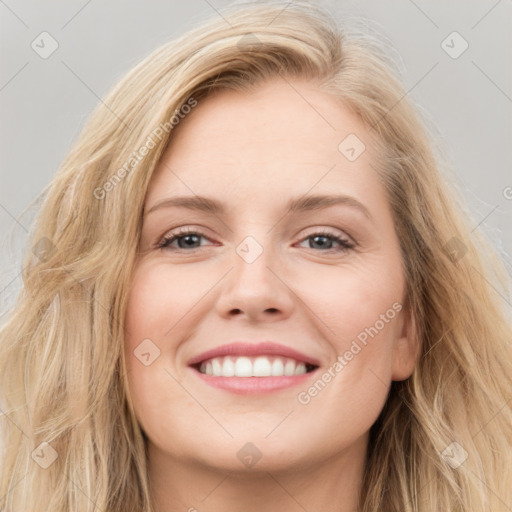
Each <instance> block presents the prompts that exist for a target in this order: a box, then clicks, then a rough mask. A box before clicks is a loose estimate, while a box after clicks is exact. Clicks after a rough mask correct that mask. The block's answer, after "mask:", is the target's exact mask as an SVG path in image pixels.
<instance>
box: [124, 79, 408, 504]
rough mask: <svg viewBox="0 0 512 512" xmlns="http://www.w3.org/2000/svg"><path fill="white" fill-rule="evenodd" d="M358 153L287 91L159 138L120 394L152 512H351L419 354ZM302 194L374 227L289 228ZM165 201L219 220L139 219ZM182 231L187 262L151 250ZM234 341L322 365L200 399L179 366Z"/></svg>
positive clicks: (246, 97) (233, 97)
mask: <svg viewBox="0 0 512 512" xmlns="http://www.w3.org/2000/svg"><path fill="white" fill-rule="evenodd" d="M349 134H356V135H357V136H358V137H359V139H361V140H362V141H365V143H366V150H365V151H364V152H363V153H362V154H361V155H360V156H359V158H357V159H356V160H355V161H352V162H351V161H349V160H348V159H347V158H346V157H345V156H344V154H342V153H341V152H340V151H339V150H338V145H339V144H340V142H341V141H342V140H343V139H344V138H345V137H346V136H347V135H349ZM369 142H370V137H369V134H368V132H367V130H366V129H365V127H364V126H363V124H362V123H361V121H360V120H359V118H357V117H356V116H355V115H354V114H353V113H352V112H351V111H350V110H349V109H347V108H346V107H345V106H344V105H343V104H342V103H341V102H340V101H339V100H336V99H335V98H333V97H332V96H330V95H328V94H327V93H325V92H322V91H321V90H320V89H319V88H318V87H317V86H316V85H315V84H313V83H310V82H305V81H299V80H292V81H285V80H283V79H275V80H271V81H268V82H266V83H264V84H263V85H259V86H258V87H257V88H256V89H255V91H254V92H251V93H240V92H233V91H222V92H217V93H215V94H214V95H212V96H210V97H208V98H207V99H205V100H204V101H203V102H201V103H199V105H198V106H197V107H195V108H194V109H193V110H192V112H191V113H190V114H188V116H187V117H186V118H185V119H183V120H182V121H181V122H180V124H179V125H178V127H177V129H176V131H175V132H173V137H172V139H171V143H170V145H169V146H168V148H167V150H166V152H165V153H164V155H163V157H162V159H161V161H160V163H159V166H158V168H157V171H156V173H155V174H154V176H153V178H152V181H151V183H150V187H149V189H148V191H147V195H146V201H145V217H144V222H143V228H142V236H141V240H140V247H139V250H140V254H139V259H138V261H137V265H136V268H135V272H134V275H133V281H132V286H131V290H130V295H129V300H128V305H127V311H126V322H125V324H126V329H127V333H128V334H127V337H126V340H125V357H126V365H127V369H128V372H129V387H130V394H131V399H132V401H133V407H134V410H135V412H136V415H137V419H138V421H139V423H140V425H141V428H142V429H143V430H144V432H145V433H146V435H147V437H148V439H149V441H148V442H149V452H148V465H149V475H150V482H151V488H152V495H153V498H154V502H155V510H156V511H157V512H164V511H165V512H174V511H178V510H179V511H186V510H190V511H192V510H198V511H199V512H202V511H209V512H217V511H219V512H220V511H223V512H230V511H233V512H234V511H238V510H245V511H247V512H252V511H258V512H259V511H261V510H266V511H269V512H273V511H277V510H279V511H280V512H283V511H285V512H286V511H288V512H295V511H297V512H298V511H301V512H303V510H304V509H306V510H308V511H310V512H313V511H323V512H325V511H334V510H336V511H337V512H340V511H342V512H349V511H351V512H352V511H355V510H357V503H358V492H359V489H360V485H361V480H362V474H363V460H364V457H365V453H366V450H367V446H368V432H369V429H370V427H371V426H372V424H373V423H374V422H375V420H376V419H377V417H378V416H379V413H380V412H381V410H382V408H383V406H384V403H385V401H386V398H387V394H388V391H389V387H390V385H391V382H392V381H393V380H404V379H406V378H408V377H409V376H410V375H411V373H412V371H413V369H414V365H415V361H416V357H417V351H418V344H417V340H415V339H413V337H412V334H411V333H412V329H411V319H410V316H409V314H408V312H407V308H406V307H405V304H404V303H403V299H404V291H405V283H404V276H403V271H402V267H401V254H400V247H399V242H398V239H397V235H396V232H395V228H394V223H393V219H392V216H391V210H390V207H389V204H388V202H387V199H386V195H385V191H384V189H383V187H382V185H381V184H380V182H379V181H378V180H377V175H376V173H375V171H374V169H373V168H372V166H371V163H372V162H375V161H376V160H375V159H376V158H377V156H376V155H374V154H373V153H372V148H371V147H370V144H369ZM306 193H308V194H323V193H325V194H333V193H336V194H345V195H350V196H352V197H354V198H356V199H357V200H358V201H360V202H361V203H363V204H364V205H365V206H366V208H367V209H368V211H369V213H370V215H371V220H370V219H368V218H367V217H366V216H365V215H364V214H363V213H361V212H360V211H359V210H357V209H356V208H354V207H351V206H348V205H335V206H331V207H328V208H323V209H316V210H311V211H305V212H300V213H294V214H288V215H285V204H286V203H287V202H288V201H289V200H290V199H291V198H295V197H297V196H300V195H303V194H306ZM178 195H200V196H208V197H211V198H215V199H217V200H219V201H222V202H223V203H225V208H226V213H225V214H222V215H220V214H216V215H213V214H211V213H206V212H200V211H193V210H188V209H185V208H182V207H172V208H161V209H158V210H155V211H153V212H152V213H149V214H147V212H148V210H149V209H151V207H152V206H153V205H154V204H156V203H157V202H159V201H160V200H162V199H165V198H168V197H174V196H178ZM180 227H190V228H191V229H192V230H194V229H195V230H198V231H200V232H201V233H202V235H203V236H202V237H200V238H196V239H194V238H192V243H191V242H190V241H189V246H190V244H191V248H190V247H189V246H187V244H186V243H184V242H185V241H184V240H183V239H182V240H181V242H180V241H179V240H177V241H175V242H173V243H172V245H171V247H168V248H166V249H160V248H158V247H157V244H158V242H159V241H160V240H161V239H162V237H163V236H164V235H166V234H168V233H170V232H172V231H176V228H180ZM323 230H328V231H329V233H332V234H333V235H334V236H341V237H342V238H346V239H349V240H350V241H352V242H354V243H355V247H354V248H352V249H348V250H343V248H342V247H341V246H340V245H339V244H338V243H337V242H336V241H334V240H333V239H329V238H328V239H327V240H323V242H324V243H323V245H322V244H321V243H320V244H319V243H318V239H316V238H315V237H314V236H312V235H315V234H316V233H318V232H321V231H323ZM248 235H251V236H252V237H253V238H254V239H255V240H256V241H257V242H258V244H259V245H260V246H261V248H262V249H263V252H262V253H261V255H260V256H259V257H258V258H257V259H256V260H255V261H254V262H252V263H248V262H247V261H245V260H244V259H243V258H242V257H240V256H239V254H238V253H237V251H236V249H237V247H238V246H239V244H240V243H241V242H242V241H243V240H244V239H245V237H246V236H248ZM194 241H196V243H194ZM315 242H316V243H315ZM320 242H322V240H321V241H320ZM180 243H181V246H180V245H179V244H180ZM394 303H398V304H400V305H402V306H403V308H402V309H401V311H399V312H398V313H396V315H395V316H394V318H393V319H388V321H387V322H386V323H385V325H384V327H383V328H381V329H380V330H379V331H378V334H377V335H375V336H374V337H373V338H370V337H369V338H368V343H367V345H366V346H364V347H363V348H362V350H360V351H359V352H358V353H357V354H356V355H354V356H353V358H352V359H351V360H350V361H346V363H347V364H346V365H345V366H344V367H343V369H342V371H339V372H337V373H336V372H335V371H334V372H333V368H332V367H333V364H334V363H335V362H336V360H337V357H338V356H340V355H341V356H343V354H345V353H346V352H347V350H349V349H350V346H351V343H352V342H353V341H354V340H355V339H356V338H357V336H358V335H359V334H360V333H361V332H363V331H364V330H365V328H368V327H370V326H374V325H375V324H376V321H377V320H379V318H382V317H379V315H382V314H386V311H388V310H389V309H390V308H392V305H393V304H394ZM386 318H387V317H386ZM148 338H149V339H150V340H151V341H152V343H154V346H157V347H158V349H159V350H160V354H159V356H158V357H157V358H156V359H154V361H153V362H152V363H151V364H150V365H148V366H146V365H144V364H142V363H141V361H140V360H139V359H138V358H137V357H136V356H135V355H134V351H135V350H136V349H137V347H138V346H139V344H140V343H141V342H142V340H144V339H148ZM235 340H246V341H251V342H257V341H261V340H273V341H275V342H278V343H281V344H284V345H286V346H289V347H292V348H296V349H298V350H300V351H301V352H303V353H306V354H309V355H311V356H314V357H316V358H317V359H318V360H320V362H321V367H320V368H319V370H317V372H316V373H315V377H314V378H310V379H309V380H308V381H307V384H305V385H300V386H294V387H291V388H287V389H284V390H280V391H276V392H273V393H270V394H264V395H252V396H243V395H237V394H233V393H231V392H228V391H225V390H219V389H215V388H212V387H210V386H208V385H207V384H205V383H204V382H203V381H202V380H201V379H200V378H198V377H197V375H196V374H195V373H194V371H193V370H192V369H191V368H189V367H188V366H187V361H188V360H189V359H191V358H192V357H193V356H196V355H198V354H200V353H202V352H204V351H206V350H208V349H211V348H214V347H217V346H220V345H223V344H225V343H228V342H232V341H235ZM360 345H361V344H360ZM151 346H153V345H151ZM150 350H154V349H153V348H152V349H150ZM329 368H331V374H332V373H334V374H335V377H333V378H332V379H331V380H330V382H329V383H328V384H327V385H326V386H325V387H324V388H323V389H322V390H321V391H320V392H319V393H318V394H317V395H316V396H314V397H311V399H310V401H309V402H308V403H307V404H304V403H300V402H299V401H298V394H299V393H300V392H304V391H305V390H306V391H307V390H308V388H309V387H310V386H312V385H313V384H314V382H315V381H316V380H317V379H319V378H321V376H322V374H324V373H325V372H327V371H328V369H329ZM248 442H250V443H253V445H254V446H256V447H257V449H258V450H259V452H260V453H261V458H260V459H259V460H258V462H257V463H256V464H255V465H253V466H251V467H249V466H247V465H245V464H243V463H242V462H241V460H240V459H239V457H237V453H238V452H239V450H240V449H241V448H242V447H244V445H246V443H248ZM246 449H247V448H246Z"/></svg>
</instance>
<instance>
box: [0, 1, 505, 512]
mask: <svg viewBox="0 0 512 512" xmlns="http://www.w3.org/2000/svg"><path fill="white" fill-rule="evenodd" d="M223 18H224V19H223ZM223 18H221V17H218V16H217V17H216V18H215V19H212V20H205V21H204V23H202V24H201V26H199V27H198V28H194V29H191V30H189V31H188V32H187V33H185V34H184V35H182V36H180V37H179V38H177V39H175V40H172V41H170V42H169V43H167V44H164V45H163V46H161V47H160V48H158V49H157V50H155V51H154V52H153V53H151V54H150V55H149V56H148V57H147V58H145V59H143V60H142V61H141V62H140V63H138V64H137V65H136V66H135V67H134V68H133V69H132V70H130V71H129V72H128V73H127V74H126V75H125V76H124V77H123V78H122V79H121V80H120V81H119V82H118V83H117V84H116V85H115V86H114V87H113V88H112V89H111V90H110V91H109V93H108V94H107V95H106V97H105V98H104V100H103V102H102V103H101V104H99V105H98V107H97V108H96V110H95V111H94V112H93V113H92V115H91V117H90V119H89V120H88V122H87V124H86V126H85V127H84V129H83V131H82V133H81V134H80V136H79V137H78V139H77V140H76V142H75V143H74V144H73V146H72V148H71V149H70V151H69V153H68V154H67V156H66V158H65V159H64V160H63V162H62V163H61V165H60V167H59V169H58V171H57V173H56V175H55V177H54V179H53V180H52V181H51V183H50V184H49V185H48V186H47V187H46V188H45V189H44V190H43V191H42V192H41V194H40V196H39V197H38V200H37V201H38V211H37V217H36V219H35V220H34V222H33V223H32V224H31V231H30V235H29V242H28V245H27V248H26V250H25V254H24V258H23V261H22V288H21V290H20V292H19V294H18V296H17V297H16V298H15V300H14V301H13V303H12V305H11V307H10V309H9V311H8V312H7V314H6V315H5V316H4V321H3V323H2V327H1V331H0V399H1V403H0V405H1V407H2V411H0V413H3V414H2V415H1V417H0V421H1V423H0V427H1V435H2V453H1V465H0V468H1V469H0V510H1V511H7V510H13V511H14V510H16V511H24V512H34V511H43V510H44V511H47V510H52V511H54V512H61V511H62V512H64V511H79V512H93V511H95V510H105V511H112V512H150V511H152V510H153V509H152V506H151V499H150V492H149V489H150V488H149V481H148V477H147V466H146V464H147V452H146V441H147V439H146V438H145V436H144V435H143V433H142V431H141V428H140V426H139V424H138V422H137V420H136V418H135V414H134V411H133V407H132V405H131V402H130V395H129V392H128V385H127V378H126V369H125V361H124V356H123V349H122V347H123V342H124V331H123V319H124V315H125V306H126V301H127V295H128V291H129V286H130V280H131V275H132V271H133V267H134V262H135V261H136V257H137V248H138V247H137V241H138V240H139V236H140V230H141V218H142V212H143V207H144V198H145V194H146V191H147V188H148V184H149V181H150V180H151V177H152V175H153V173H154V171H155V168H156V166H157V164H158V162H159V159H160V157H161V155H162V153H163V151H164V150H165V148H166V146H167V144H168V142H169V139H170V138H171V137H172V136H173V131H174V130H175V129H176V126H179V122H178V121H177V120H179V118H180V117H182V116H183V115H186V112H187V111H188V110H190V108H189V109H188V110H187V109H186V108H185V105H187V104H188V105H189V106H190V105H191V104H192V103H191V102H193V101H197V102H200V101H201V99H202V98H205V97H206V96H207V95H208V94H209V93H210V92H211V91H214V90H219V89H232V90H243V91H250V90H251V89H252V88H254V87H257V86H258V84H261V83H262V82H263V81H265V80H268V79H272V78H276V77H277V78H279V77H281V78H282V79H285V80H289V79H293V78H300V79H306V80H311V81H312V82H314V83H316V84H318V87H319V88H321V89H323V90H325V91H328V92H329V93H331V94H332V95H333V96H334V97H336V98H339V100H340V101H342V102H343V104H344V105H346V106H348V107H349V108H350V109H352V110H353V111H354V112H356V113H357V114H358V115H359V116H360V118H361V119H362V121H363V122H364V123H365V125H366V127H367V128H368V133H369V134H371V137H372V138H373V142H372V144H374V146H375V147H376V148H377V149H378V151H379V153H378V154H379V155H380V158H379V159H378V161H376V162H374V166H375V169H376V171H377V176H378V179H380V180H381V181H382V183H383V184H384V186H385V190H386V194H387V198H388V200H389V203H390V205H391V208H392V213H393V218H394V222H395V227H396V230H397V233H398V238H399V241H400V244H401V252H402V258H403V262H402V263H403V268H404V273H405V281H406V299H407V301H406V303H407V306H408V308H409V309H410V312H411V314H412V315H413V319H414V326H415V333H416V335H417V336H418V339H419V340H420V343H421V350H420V356H419V358H418V361H417V365H416V367H415V369H414V372H413V374H412V375H411V377H410V378H409V379H407V380H405V381H401V382H393V383H392V386H391V388H390V392H389V396H388V399H387V402H386V404H385V406H384V408H383V410H382V412H381V414H380V416H379V418H378V420H377V421H376V422H375V424H374V425H373V426H372V428H371V430H370V442H369V446H368V451H367V458H366V461H365V474H364V481H363V486H362V491H361V494H360V511H361V512H375V511H377V510H381V511H401V512H432V511H434V510H442V511H444V512H448V511H452V512H455V511H457V512H489V511H491V510H492V511H493V512H497V511H505V510H511V509H512V469H511V464H512V463H511V454H512V411H511V403H512V402H511V399H512V345H511V340H512V330H511V325H510V318H508V317H507V311H509V310H508V309H506V308H507V307H508V306H507V305H506V302H505V300H506V299H505V300H504V298H507V297H509V288H510V276H509V275H508V273H507V271H506V269H505V265H504V264H503V262H504V260H503V258H502V256H501V255H499V254H498V253H497V252H496V251H495V250H494V249H493V247H492V246H491V244H490V242H488V241H487V239H486V237H485V236H484V235H483V234H481V233H479V231H478V230H473V226H474V224H473V220H472V216H471V214H470V212H469V211H468V208H467V206H466V205H465V202H464V200H463V198H462V194H461V192H460V191H459V190H457V187H456V186H455V185H454V183H453V180H450V179H449V176H450V172H451V171H450V170H449V169H448V168H446V165H447V164H445V163H443V159H442V158H440V156H439V155H437V154H436V153H437V152H438V151H437V149H436V144H435V143H433V141H432V134H431V133H430V131H429V129H428V123H427V122H425V121H424V120H422V115H421V114H420V113H419V111H418V108H416V107H415V106H414V104H413V103H412V102H411V101H409V99H408V97H407V95H406V92H405V90H404V87H403V85H402V84H401V78H400V76H399V75H400V73H399V71H398V68H397V67H396V66H395V64H394V61H393V59H392V58H391V57H390V56H389V55H390V54H389V51H388V49H386V45H385V44H384V43H383V40H382V39H381V38H379V37H376V36H375V35H372V34H371V33H370V32H371V31H370V32H366V33H365V31H364V30H363V31H361V30H355V29H350V28H348V27H342V26H341V25H340V24H338V23H337V22H335V21H334V19H333V17H332V16H331V15H330V14H329V13H328V12H327V11H325V10H324V9H323V8H319V7H317V6H315V5H313V4H312V3H308V2H294V3H292V4H289V3H288V4H285V3H280V2H270V1H258V2H253V3H247V4H245V5H242V6H231V8H229V9H227V10H225V11H224V12H223ZM162 127H163V129H162ZM150 141H151V142H150ZM143 148H146V149H143ZM454 461H455V462H456V463H454ZM340 506H341V505H340ZM96 507H97V508H96Z"/></svg>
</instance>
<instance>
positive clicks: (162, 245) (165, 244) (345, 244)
mask: <svg viewBox="0 0 512 512" xmlns="http://www.w3.org/2000/svg"><path fill="white" fill-rule="evenodd" d="M187 235H198V236H200V237H202V238H206V239H207V240H209V238H208V237H207V236H205V235H204V234H203V233H201V232H200V231H195V230H192V229H188V228H183V229H180V230H179V231H177V232H174V233H169V234H168V235H165V236H164V237H163V238H162V239H161V240H160V242H158V245H157V248H158V249H162V250H165V249H170V247H169V246H170V244H171V243H173V242H174V241H176V240H178V239H180V238H184V237H185V236H187ZM315 236H324V237H327V238H330V239H332V240H334V241H335V242H336V243H338V244H340V246H341V247H340V248H338V249H327V250H325V251H320V252H327V253H331V252H346V251H349V250H352V249H354V247H355V244H353V243H351V242H349V241H348V240H346V239H344V238H341V237H339V236H338V235H336V234H334V233H331V232H329V231H325V230H321V231H318V232H315V233H312V234H311V235H308V236H307V237H305V238H303V239H302V240H301V242H303V241H305V240H307V239H308V238H313V237H315ZM199 248H200V247H194V248H192V249H191V251H192V250H195V249H199ZM174 250H177V251H185V252H190V251H187V250H186V249H181V248H178V249H174Z"/></svg>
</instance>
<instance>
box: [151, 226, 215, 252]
mask: <svg viewBox="0 0 512 512" xmlns="http://www.w3.org/2000/svg"><path fill="white" fill-rule="evenodd" d="M201 238H206V237H205V236H204V235H203V234H202V233H201V232H199V231H194V230H191V229H186V228H185V229H181V230H179V231H178V232H174V233H169V234H168V235H165V236H164V237H163V238H162V240H160V242H159V243H158V248H159V249H166V248H168V247H170V246H171V244H172V243H174V242H175V241H178V247H177V248H176V249H187V248H189V249H190V248H192V249H197V248H198V247H197V246H196V245H195V244H197V242H198V240H200V239H201Z"/></svg>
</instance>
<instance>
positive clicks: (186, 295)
mask: <svg viewBox="0 0 512 512" xmlns="http://www.w3.org/2000/svg"><path fill="white" fill-rule="evenodd" d="M201 276H202V274H200V275H199V274H198V272H197V271H196V270H191V271H190V272H187V271H186V270H184V267H183V266H179V267H176V268H172V267H171V266H166V265H162V264H161V263H160V264H159V265H157V264H156V262H147V263H142V264H140V265H139V267H137V269H136V271H135V274H134V276H133V280H132V287H131V290H130V295H129V299H128V304H127V308H126V317H125V326H126V329H127V344H128V345H130V346H133V345H135V346H136V345H137V344H138V343H140V342H141V341H142V340H143V339H144V338H151V337H154V338H155V342H157V343H158V342H159V341H160V342H163V341H164V340H165V341H166V344H167V340H168V339H169V336H168V335H169V333H170V332H171V331H172V330H173V329H178V328H179V324H178V322H179V321H180V319H182V318H184V317H185V315H187V318H188V315H189V313H191V312H192V310H193V305H194V304H195V303H197V302H198V301H199V299H200V298H201V296H202V295H204V293H205V291H207V290H208V282H205V280H204V279H203V278H202V277H201ZM206 277H208V276H206ZM210 286H211V285H210ZM192 314H193V312H192ZM157 340H159V341H157ZM135 346H133V348H135Z"/></svg>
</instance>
